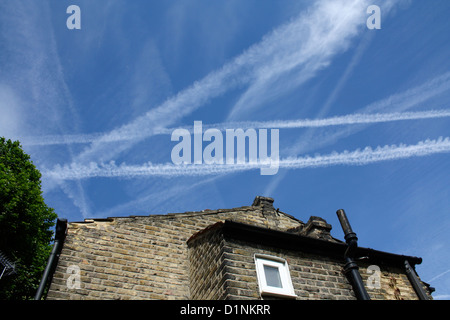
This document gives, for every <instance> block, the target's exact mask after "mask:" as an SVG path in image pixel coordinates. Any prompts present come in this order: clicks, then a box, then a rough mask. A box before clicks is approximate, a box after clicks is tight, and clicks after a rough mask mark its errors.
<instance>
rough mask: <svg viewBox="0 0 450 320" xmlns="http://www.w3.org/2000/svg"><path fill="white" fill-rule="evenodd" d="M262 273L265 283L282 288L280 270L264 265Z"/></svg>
mask: <svg viewBox="0 0 450 320" xmlns="http://www.w3.org/2000/svg"><path fill="white" fill-rule="evenodd" d="M264 273H265V275H266V283H267V285H268V286H271V287H277V288H283V286H282V284H281V278H280V271H279V270H278V268H277V267H272V266H268V265H264Z"/></svg>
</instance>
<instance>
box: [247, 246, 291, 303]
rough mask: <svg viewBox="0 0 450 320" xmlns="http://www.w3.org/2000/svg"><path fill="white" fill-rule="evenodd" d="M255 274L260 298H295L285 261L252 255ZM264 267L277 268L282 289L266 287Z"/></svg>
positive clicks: (268, 256) (263, 255)
mask: <svg viewBox="0 0 450 320" xmlns="http://www.w3.org/2000/svg"><path fill="white" fill-rule="evenodd" d="M254 260H255V266H256V274H257V278H258V286H259V292H260V294H261V297H263V296H277V297H282V298H296V297H297V295H296V294H295V292H294V287H293V285H292V280H291V275H290V272H289V266H288V263H287V261H286V259H283V258H279V257H275V256H270V255H267V254H259V253H256V254H255V255H254ZM264 265H267V266H269V267H276V268H278V271H279V275H280V280H281V285H282V288H279V287H272V286H268V285H267V280H266V274H265V272H264Z"/></svg>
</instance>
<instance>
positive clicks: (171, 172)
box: [43, 137, 450, 180]
mask: <svg viewBox="0 0 450 320" xmlns="http://www.w3.org/2000/svg"><path fill="white" fill-rule="evenodd" d="M448 152H450V138H449V137H446V138H439V139H437V140H425V141H421V142H419V143H417V144H415V145H400V146H396V145H391V146H384V147H377V148H376V149H372V148H370V147H366V148H365V149H363V150H355V151H352V152H349V151H344V152H341V153H337V152H333V153H331V154H327V155H318V156H314V157H309V156H305V157H297V158H286V159H282V160H280V161H279V167H280V168H286V169H305V168H318V167H328V166H336V165H349V166H362V165H367V164H371V163H376V162H382V161H389V160H399V159H407V158H411V157H422V156H427V155H432V154H438V153H448ZM265 165H268V164H266V163H261V162H253V163H244V164H231V165H230V164H196V165H174V164H152V163H147V164H144V165H140V166H133V165H127V164H121V165H116V164H115V163H114V162H110V163H109V164H97V163H91V164H90V165H88V166H86V165H81V164H71V165H69V166H63V167H61V166H59V165H58V166H56V167H55V168H54V169H53V170H50V171H48V170H47V171H46V170H43V173H44V175H46V176H47V177H49V178H54V179H57V180H74V179H87V178H94V177H103V178H112V177H123V178H135V177H149V176H158V177H174V176H205V175H215V174H223V173H234V172H242V171H248V170H253V169H260V168H261V167H263V166H265Z"/></svg>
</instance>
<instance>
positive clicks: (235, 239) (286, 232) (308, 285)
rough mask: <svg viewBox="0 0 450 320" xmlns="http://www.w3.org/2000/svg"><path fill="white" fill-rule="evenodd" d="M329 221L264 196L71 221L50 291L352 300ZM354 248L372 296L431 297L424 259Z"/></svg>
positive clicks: (55, 295)
mask: <svg viewBox="0 0 450 320" xmlns="http://www.w3.org/2000/svg"><path fill="white" fill-rule="evenodd" d="M330 230H331V225H330V224H328V223H327V222H326V221H325V220H324V219H321V218H319V217H311V218H310V219H309V220H308V221H307V222H306V223H305V222H302V221H300V220H298V219H297V218H295V217H293V216H291V215H289V214H286V213H284V212H281V211H280V210H279V209H275V208H274V207H273V199H271V198H266V197H256V198H255V200H254V202H253V204H252V205H251V206H243V207H239V208H233V209H219V210H203V211H200V212H185V213H175V214H165V215H150V216H129V217H114V218H107V219H93V220H85V221H83V222H71V223H69V224H68V225H67V232H66V235H65V238H64V245H63V247H62V250H61V252H60V253H59V258H58V260H56V261H55V265H54V267H53V272H52V276H51V277H50V278H49V281H50V287H49V290H48V293H47V296H46V299H48V300H54V299H70V300H78V299H102V300H106V299H140V300H150V299H164V300H165V299H177V300H181V299H184V300H219V299H299V300H301V299H315V300H318V299H338V300H348V299H356V297H357V296H356V295H355V290H354V287H353V286H352V284H351V283H350V281H349V278H348V276H346V275H345V274H344V273H343V267H344V264H345V261H344V255H345V253H346V250H347V244H346V243H345V242H343V241H340V240H338V239H335V238H334V237H332V236H331V234H330ZM356 256H357V257H362V256H364V257H365V258H364V259H363V260H358V261H357V264H358V267H359V273H360V275H361V277H362V283H363V284H364V286H365V288H366V290H367V293H368V294H369V295H370V298H371V299H374V300H375V299H405V300H413V299H419V298H422V299H424V298H425V299H426V298H429V299H431V291H432V289H431V288H429V286H428V285H427V284H426V283H423V282H421V281H420V280H418V281H417V279H418V276H417V274H416V273H415V271H414V266H415V265H416V264H420V263H421V261H422V259H421V258H417V257H411V256H403V255H397V254H392V253H386V252H381V251H377V250H373V249H367V248H361V247H357V248H356ZM405 262H406V269H405ZM408 268H409V269H410V270H409V274H408V272H407V271H408V270H407V269H408ZM411 270H412V272H411ZM411 277H414V278H415V279H416V283H414V280H411ZM417 283H418V284H419V287H420V288H419V289H418V288H417Z"/></svg>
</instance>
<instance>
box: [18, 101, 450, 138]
mask: <svg viewBox="0 0 450 320" xmlns="http://www.w3.org/2000/svg"><path fill="white" fill-rule="evenodd" d="M447 117H450V110H448V109H446V110H429V111H418V112H394V113H374V114H363V113H355V114H350V115H345V116H338V117H330V118H324V119H297V120H275V121H265V122H264V121H254V122H229V123H219V124H211V125H204V126H203V127H204V128H205V129H208V128H217V129H221V130H225V129H233V128H242V129H249V128H255V129H258V128H259V129H264V128H276V129H298V128H320V127H328V126H343V125H356V124H375V123H383V122H393V121H406V120H426V119H437V118H447ZM175 129H176V128H166V129H164V128H161V129H157V130H155V129H154V131H152V135H153V134H171V133H172V132H173V131H174V130H175ZM141 134H142V135H143V136H144V135H145V132H141ZM101 136H102V134H100V133H99V134H78V135H65V136H42V137H36V138H24V139H23V142H22V144H24V145H57V144H72V143H81V144H83V143H91V142H93V141H98V139H99V138H100V137H101ZM134 138H135V137H134V136H133V137H131V136H114V137H110V139H107V138H103V139H104V142H114V141H126V140H132V139H134Z"/></svg>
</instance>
